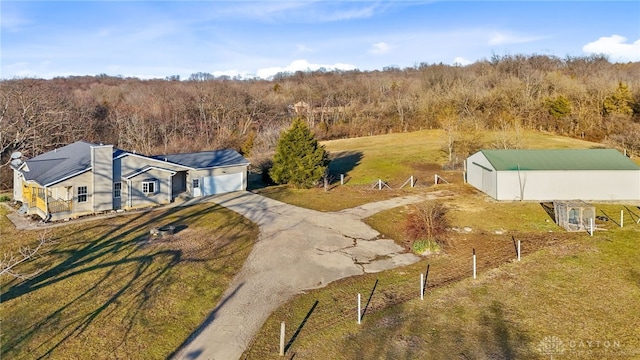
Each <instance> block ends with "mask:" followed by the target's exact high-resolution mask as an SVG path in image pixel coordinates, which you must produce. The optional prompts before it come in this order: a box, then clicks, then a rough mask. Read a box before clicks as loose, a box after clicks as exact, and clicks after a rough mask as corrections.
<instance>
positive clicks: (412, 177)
mask: <svg viewBox="0 0 640 360" xmlns="http://www.w3.org/2000/svg"><path fill="white" fill-rule="evenodd" d="M411 187H413V175H411Z"/></svg>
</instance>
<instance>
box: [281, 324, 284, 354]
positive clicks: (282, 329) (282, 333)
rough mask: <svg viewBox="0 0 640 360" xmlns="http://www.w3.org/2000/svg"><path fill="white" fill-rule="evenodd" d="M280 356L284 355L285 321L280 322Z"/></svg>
mask: <svg viewBox="0 0 640 360" xmlns="http://www.w3.org/2000/svg"><path fill="white" fill-rule="evenodd" d="M280 356H284V321H283V322H281V323H280Z"/></svg>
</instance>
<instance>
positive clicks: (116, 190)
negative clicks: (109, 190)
mask: <svg viewBox="0 0 640 360" xmlns="http://www.w3.org/2000/svg"><path fill="white" fill-rule="evenodd" d="M121 193H122V183H119V182H117V183H113V197H114V198H119V197H120V194H121Z"/></svg>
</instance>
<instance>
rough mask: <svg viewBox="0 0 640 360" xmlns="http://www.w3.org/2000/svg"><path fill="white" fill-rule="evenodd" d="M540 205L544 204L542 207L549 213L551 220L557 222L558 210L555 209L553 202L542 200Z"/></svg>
mask: <svg viewBox="0 0 640 360" xmlns="http://www.w3.org/2000/svg"><path fill="white" fill-rule="evenodd" d="M540 206H542V209H543V210H544V212H546V213H547V215H549V217H550V218H551V221H553V222H556V212H555V210H554V209H553V203H552V202H541V203H540Z"/></svg>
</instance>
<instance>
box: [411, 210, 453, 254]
mask: <svg viewBox="0 0 640 360" xmlns="http://www.w3.org/2000/svg"><path fill="white" fill-rule="evenodd" d="M447 211H448V209H447V207H446V206H444V205H443V204H442V203H440V202H438V201H427V202H423V203H420V204H417V205H414V208H413V210H412V211H411V212H410V213H409V215H407V219H406V221H405V226H404V230H405V234H406V235H407V237H408V238H409V239H410V240H414V241H415V240H431V241H435V242H437V243H441V244H442V243H444V240H445V239H444V234H445V232H446V231H447V228H448V227H449V221H448V219H447Z"/></svg>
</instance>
